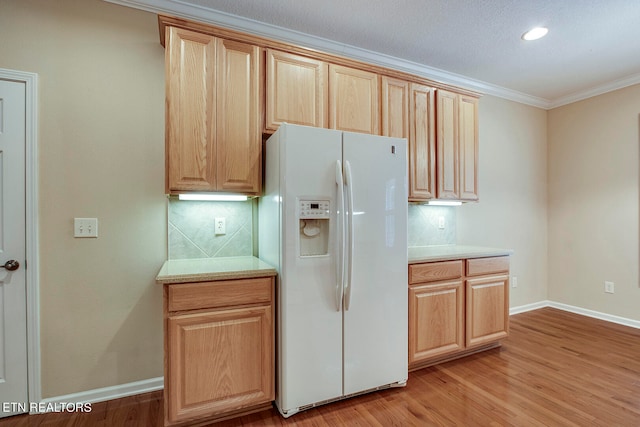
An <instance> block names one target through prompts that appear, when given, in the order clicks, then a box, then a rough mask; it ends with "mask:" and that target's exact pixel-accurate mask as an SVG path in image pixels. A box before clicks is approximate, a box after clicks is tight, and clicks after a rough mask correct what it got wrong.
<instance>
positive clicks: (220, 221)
mask: <svg viewBox="0 0 640 427" xmlns="http://www.w3.org/2000/svg"><path fill="white" fill-rule="evenodd" d="M215 224H216V226H215V227H216V236H222V235H224V234H227V224H226V219H225V218H216V219H215Z"/></svg>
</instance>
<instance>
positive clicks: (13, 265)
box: [0, 259, 20, 271]
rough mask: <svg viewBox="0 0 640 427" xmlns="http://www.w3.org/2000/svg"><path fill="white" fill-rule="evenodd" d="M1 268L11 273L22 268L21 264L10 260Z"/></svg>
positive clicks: (0, 266)
mask: <svg viewBox="0 0 640 427" xmlns="http://www.w3.org/2000/svg"><path fill="white" fill-rule="evenodd" d="M0 268H4V269H6V270H9V271H14V270H17V269H18V268H20V263H19V262H18V261H16V260H15V259H10V260H9V261H7V262H5V263H4V265H0Z"/></svg>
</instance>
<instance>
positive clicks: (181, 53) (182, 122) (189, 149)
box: [165, 27, 217, 192]
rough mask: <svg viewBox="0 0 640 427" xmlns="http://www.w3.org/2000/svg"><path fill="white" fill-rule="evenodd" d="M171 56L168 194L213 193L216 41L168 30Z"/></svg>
mask: <svg viewBox="0 0 640 427" xmlns="http://www.w3.org/2000/svg"><path fill="white" fill-rule="evenodd" d="M165 55H166V61H165V65H166V68H165V79H166V117H165V121H166V123H165V126H166V130H165V138H166V178H167V179H166V186H167V192H170V191H177V190H187V191H189V190H193V191H210V190H212V189H215V188H217V181H216V170H215V166H214V164H213V162H212V159H214V156H215V138H216V135H215V133H216V128H215V117H216V67H215V66H214V65H215V61H216V39H215V38H214V37H211V36H208V35H206V34H200V33H196V32H193V31H188V30H182V29H179V28H174V27H168V29H167V35H166V51H165Z"/></svg>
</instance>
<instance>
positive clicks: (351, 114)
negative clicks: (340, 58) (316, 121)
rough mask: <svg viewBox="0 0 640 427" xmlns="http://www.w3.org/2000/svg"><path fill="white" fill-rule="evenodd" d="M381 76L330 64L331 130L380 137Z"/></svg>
mask: <svg viewBox="0 0 640 427" xmlns="http://www.w3.org/2000/svg"><path fill="white" fill-rule="evenodd" d="M378 86H379V83H378V75H377V74H374V73H369V72H367V71H362V70H357V69H355V68H349V67H343V66H340V65H334V64H330V65H329V127H330V128H331V129H338V130H344V131H350V132H361V133H369V134H373V135H380V105H379V96H378Z"/></svg>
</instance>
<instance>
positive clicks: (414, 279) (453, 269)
mask: <svg viewBox="0 0 640 427" xmlns="http://www.w3.org/2000/svg"><path fill="white" fill-rule="evenodd" d="M458 277H462V260H456V261H442V262H430V263H425V264H410V265H409V284H410V285H412V284H414V283H423V282H437V281H439V280H447V279H457V278H458Z"/></svg>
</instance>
